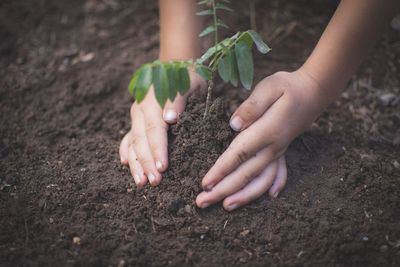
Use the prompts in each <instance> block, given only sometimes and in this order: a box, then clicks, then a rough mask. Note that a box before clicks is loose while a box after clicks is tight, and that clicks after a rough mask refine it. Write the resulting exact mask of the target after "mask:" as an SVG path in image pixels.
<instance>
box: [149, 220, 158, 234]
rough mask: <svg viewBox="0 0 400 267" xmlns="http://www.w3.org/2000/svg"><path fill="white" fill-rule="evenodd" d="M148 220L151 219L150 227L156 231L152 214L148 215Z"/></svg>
mask: <svg viewBox="0 0 400 267" xmlns="http://www.w3.org/2000/svg"><path fill="white" fill-rule="evenodd" d="M150 221H151V228H153V232H154V233H155V232H157V231H156V226H155V225H154V218H153V216H151V217H150Z"/></svg>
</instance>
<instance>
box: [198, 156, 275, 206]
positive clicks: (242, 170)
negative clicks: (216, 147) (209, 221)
mask: <svg viewBox="0 0 400 267" xmlns="http://www.w3.org/2000/svg"><path fill="white" fill-rule="evenodd" d="M269 158H270V151H269V149H268V148H265V149H263V150H262V151H260V152H259V153H257V154H256V155H255V156H254V157H252V158H251V159H249V160H247V161H246V162H245V163H243V164H242V165H240V167H239V168H237V169H236V170H235V171H234V172H232V173H230V174H229V175H228V176H226V177H225V178H224V179H222V180H221V181H220V182H219V183H218V184H216V185H215V187H213V189H212V190H211V191H208V192H207V191H206V192H202V193H200V194H199V195H198V197H197V199H196V203H197V205H198V206H199V207H201V208H205V207H208V206H209V205H211V204H213V203H216V202H218V201H220V200H222V199H224V198H225V197H227V196H229V195H232V194H234V193H235V192H237V191H239V190H240V189H242V188H244V187H245V186H246V185H247V184H248V183H250V182H251V181H252V180H253V179H254V178H255V177H256V176H257V175H259V174H260V173H261V172H262V171H263V170H264V169H265V166H266V165H267V164H268V160H269ZM275 165H277V164H275Z"/></svg>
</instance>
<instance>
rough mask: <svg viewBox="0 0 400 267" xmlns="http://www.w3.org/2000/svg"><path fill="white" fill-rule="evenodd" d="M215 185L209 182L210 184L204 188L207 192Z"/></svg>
mask: <svg viewBox="0 0 400 267" xmlns="http://www.w3.org/2000/svg"><path fill="white" fill-rule="evenodd" d="M213 187H214V185H213V184H209V185H206V186H205V187H203V190H204V191H206V192H210V191H211V189H213Z"/></svg>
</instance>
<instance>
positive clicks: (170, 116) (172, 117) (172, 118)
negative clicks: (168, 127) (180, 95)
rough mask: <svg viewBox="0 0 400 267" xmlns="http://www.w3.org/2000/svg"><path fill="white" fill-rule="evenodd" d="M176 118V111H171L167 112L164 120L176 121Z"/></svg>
mask: <svg viewBox="0 0 400 267" xmlns="http://www.w3.org/2000/svg"><path fill="white" fill-rule="evenodd" d="M176 117H177V114H176V111H175V110H172V109H170V110H168V111H167V112H165V115H164V120H166V121H176Z"/></svg>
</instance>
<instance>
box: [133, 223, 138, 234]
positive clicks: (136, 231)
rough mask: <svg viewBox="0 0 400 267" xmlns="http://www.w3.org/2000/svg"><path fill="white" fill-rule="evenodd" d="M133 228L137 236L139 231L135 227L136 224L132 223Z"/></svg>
mask: <svg viewBox="0 0 400 267" xmlns="http://www.w3.org/2000/svg"><path fill="white" fill-rule="evenodd" d="M132 226H133V231H135V234H137V233H138V230H137V228H136V225H135V223H134V222H132Z"/></svg>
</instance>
